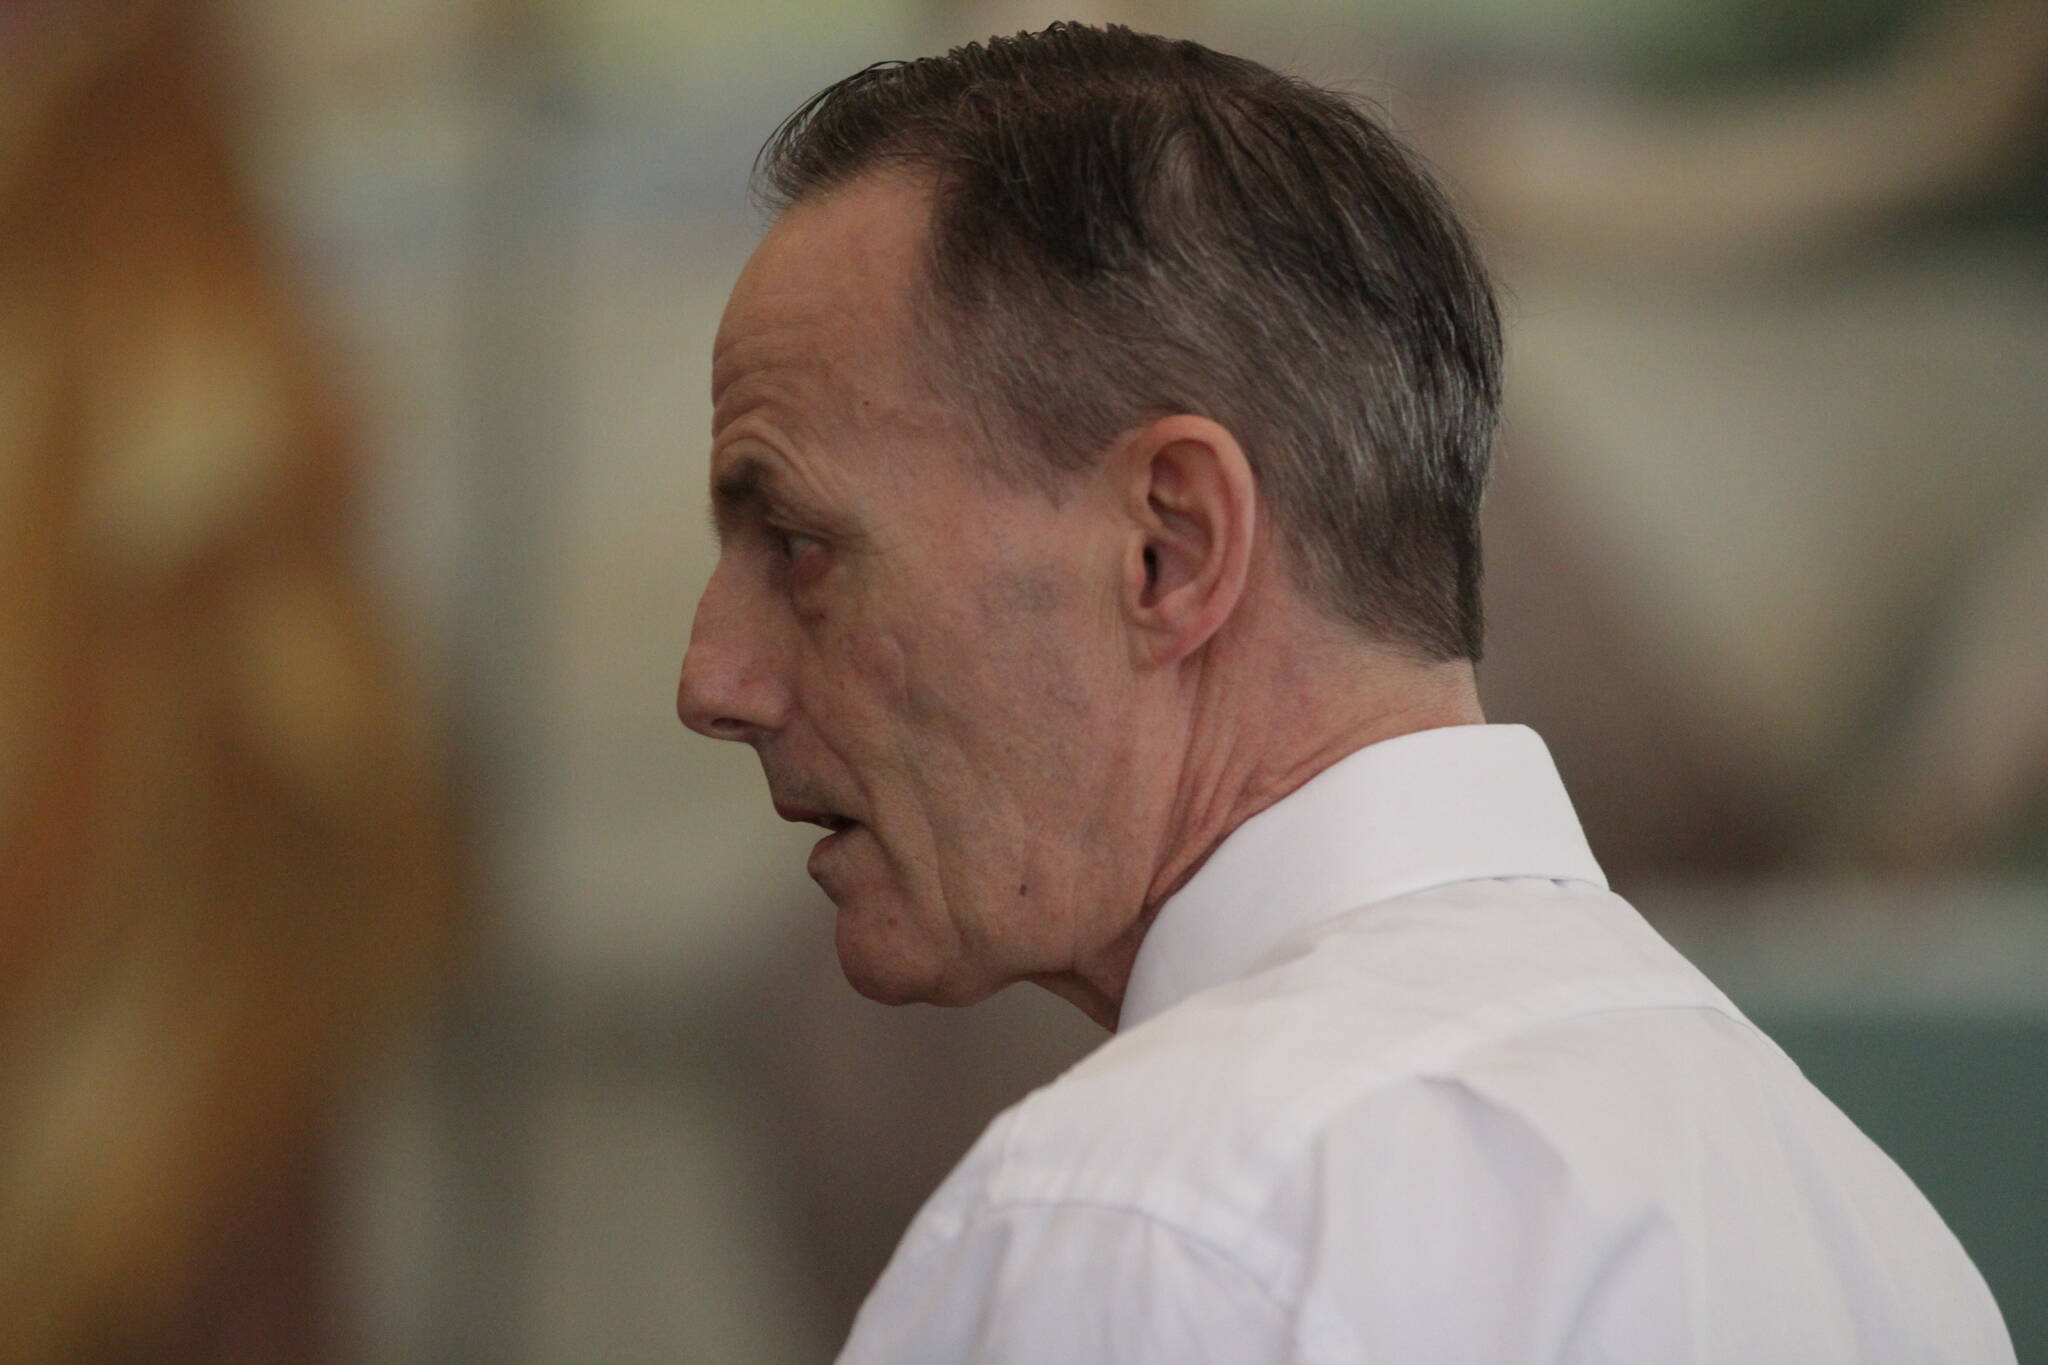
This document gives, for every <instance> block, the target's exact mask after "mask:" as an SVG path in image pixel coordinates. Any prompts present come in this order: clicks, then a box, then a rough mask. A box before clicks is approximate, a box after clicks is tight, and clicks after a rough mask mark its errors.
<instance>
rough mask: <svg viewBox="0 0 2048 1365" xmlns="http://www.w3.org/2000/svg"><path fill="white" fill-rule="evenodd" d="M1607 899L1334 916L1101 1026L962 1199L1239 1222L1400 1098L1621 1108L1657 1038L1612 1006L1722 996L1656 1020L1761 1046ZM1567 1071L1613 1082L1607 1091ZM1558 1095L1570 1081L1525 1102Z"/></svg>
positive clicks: (1537, 1123) (1500, 898)
mask: <svg viewBox="0 0 2048 1365" xmlns="http://www.w3.org/2000/svg"><path fill="white" fill-rule="evenodd" d="M1601 900H1609V901H1611V900H1613V898H1612V897H1610V896H1608V895H1607V893H1605V892H1601V891H1598V890H1596V889H1595V888H1591V887H1584V886H1579V887H1569V888H1563V887H1559V886H1557V885H1556V884H1553V883H1549V882H1541V883H1538V884H1536V885H1534V886H1529V887H1523V886H1519V885H1513V884H1502V883H1487V884H1475V885H1469V886H1460V887H1453V888H1444V889H1443V890H1441V891H1439V892H1431V893H1424V894H1422V895H1418V896H1414V897H1409V898H1405V899H1404V900H1403V901H1402V902H1394V903H1386V904H1382V905H1378V906H1373V907H1369V908H1368V909H1365V910H1362V911H1360V912H1357V913H1355V914H1353V915H1350V916H1345V917H1341V918H1340V919H1339V920H1337V921H1333V922H1332V923H1331V924H1329V925H1326V926H1324V927H1323V928H1322V929H1320V930H1318V931H1317V932H1316V933H1314V934H1312V935H1310V936H1307V937H1305V938H1303V939H1302V940H1300V941H1298V942H1296V943H1293V944H1290V945H1287V946H1286V947H1285V948H1284V949H1283V950H1282V951H1280V952H1278V953H1276V954H1275V956H1274V957H1272V958H1271V959H1269V960H1268V961H1267V962H1266V963H1264V964H1262V965H1261V967H1260V968H1259V969H1258V970H1257V971H1254V972H1253V973H1251V974H1250V975H1249V976H1247V977H1245V978H1242V979H1240V980H1238V981H1235V982H1232V983H1230V984H1228V985H1226V986H1223V987H1219V988H1217V989H1214V990H1210V991H1206V992H1203V993H1201V994H1199V995H1197V996H1195V997H1193V998H1191V999H1189V1000H1187V1001H1184V1002H1182V1003H1181V1004H1179V1005H1177V1006H1175V1007H1174V1008H1172V1009H1169V1010H1167V1011H1165V1012H1164V1013H1162V1014H1161V1015H1159V1016H1158V1017H1156V1018H1154V1019H1151V1020H1148V1021H1146V1022H1145V1023H1144V1024H1142V1025H1141V1026H1139V1027H1137V1028H1134V1029H1132V1030H1131V1031H1129V1032H1128V1033H1124V1034H1121V1035H1119V1036H1117V1037H1115V1038H1113V1039H1111V1040H1110V1041H1109V1042H1107V1043H1105V1044H1104V1045H1103V1046H1102V1047H1101V1048H1099V1049H1098V1050H1097V1051H1096V1052H1095V1053H1094V1054H1093V1055H1091V1056H1090V1057H1089V1058H1088V1059H1086V1060H1085V1061H1083V1062H1082V1063H1081V1064H1080V1065H1078V1066H1076V1067H1074V1068H1073V1069H1072V1070H1070V1071H1069V1072H1068V1073H1067V1074H1066V1075H1065V1076H1063V1077H1061V1078H1060V1079H1059V1080H1057V1081H1055V1082H1054V1083H1053V1084H1051V1085H1049V1086H1047V1087H1045V1088H1043V1089H1041V1090H1039V1091H1037V1092H1036V1093H1034V1094H1033V1095H1031V1096H1029V1097H1028V1098H1027V1099H1026V1100H1024V1101H1023V1102H1022V1103H1021V1104H1019V1105H1017V1106H1016V1107H1014V1108H1013V1109H1012V1110H1010V1111H1009V1112H1008V1113H1006V1114H1005V1115H1003V1117H1002V1118H1001V1119H999V1120H998V1122H997V1123H996V1124H995V1125H994V1126H993V1127H992V1128H991V1129H990V1130H989V1132H988V1133H987V1134H986V1135H985V1136H984V1138H983V1141H982V1143H981V1144H980V1145H979V1146H978V1147H977V1149H976V1152H975V1154H974V1157H973V1158H972V1159H971V1160H970V1162H969V1167H971V1168H972V1169H973V1172H974V1174H973V1177H972V1179H973V1182H974V1186H975V1188H976V1190H977V1191H978V1196H979V1197H980V1198H982V1199H984V1200H987V1201H991V1202H996V1203H1000V1202H1004V1201H1015V1200H1040V1201H1043V1200H1078V1201H1087V1202H1095V1203H1103V1204H1116V1205H1119V1206H1127V1207H1133V1208H1138V1209H1142V1210H1144V1211H1145V1212H1147V1213H1148V1214H1150V1215H1153V1216H1157V1217H1161V1218H1164V1219H1169V1220H1172V1221H1174V1222H1176V1223H1179V1224H1182V1225H1186V1226H1201V1227H1204V1228H1209V1229H1213V1230H1214V1231H1215V1232H1217V1233H1218V1234H1219V1235H1222V1234H1225V1233H1228V1234H1231V1235H1234V1236H1236V1237H1238V1238H1240V1239H1241V1238H1242V1237H1243V1236H1245V1235H1246V1233H1247V1230H1248V1229H1250V1228H1253V1227H1256V1226H1261V1225H1265V1224H1268V1223H1270V1221H1271V1218H1272V1215H1273V1212H1274V1208H1273V1205H1274V1200H1275V1198H1276V1191H1278V1190H1279V1189H1280V1188H1281V1187H1282V1186H1283V1184H1284V1183H1285V1181H1286V1180H1287V1179H1288V1178H1289V1177H1290V1174H1291V1173H1292V1172H1294V1171H1295V1170H1297V1168H1299V1167H1301V1166H1302V1165H1303V1163H1311V1162H1314V1161H1315V1160H1317V1153H1318V1152H1319V1151H1321V1150H1323V1149H1325V1148H1327V1146H1328V1145H1329V1143H1331V1142H1332V1141H1335V1140H1340V1139H1341V1140H1343V1141H1347V1142H1355V1141H1357V1140H1360V1139H1361V1138H1369V1139H1370V1140H1371V1141H1373V1142H1374V1143H1377V1144H1380V1145H1381V1146H1383V1147H1384V1146H1385V1145H1387V1144H1400V1143H1403V1142H1407V1141H1411V1140H1413V1138H1412V1134H1411V1125H1409V1124H1407V1123H1406V1122H1405V1121H1404V1120H1403V1119H1402V1118H1400V1117H1399V1116H1400V1115H1402V1114H1403V1113H1405V1111H1407V1110H1410V1109H1416V1108H1420V1109H1424V1110H1429V1111H1431V1112H1433V1113H1437V1114H1439V1116H1448V1117H1460V1118H1461V1121H1463V1122H1466V1123H1468V1124H1471V1125H1483V1126H1486V1127H1488V1128H1489V1129H1501V1128H1503V1127H1506V1126H1512V1127H1514V1129H1515V1130H1516V1131H1517V1132H1518V1133H1519V1134H1521V1135H1522V1136H1521V1138H1520V1139H1518V1140H1520V1141H1522V1142H1523V1143H1524V1145H1528V1144H1537V1145H1541V1144H1545V1143H1551V1144H1553V1145H1554V1144H1556V1143H1561V1142H1562V1141H1564V1140H1565V1139H1566V1138H1567V1137H1569V1136H1570V1135H1571V1125H1570V1122H1569V1121H1568V1120H1569V1119H1570V1118H1572V1117H1573V1114H1574V1113H1575V1112H1576V1110H1577V1109H1579V1108H1590V1109H1593V1110H1596V1111H1599V1112H1600V1113H1603V1114H1604V1115H1606V1116H1607V1117H1608V1119H1609V1120H1610V1121H1620V1120H1623V1119H1624V1118H1625V1114H1626V1111H1627V1108H1628V1105H1627V1104H1626V1103H1622V1102H1621V1101H1624V1100H1626V1098H1627V1097H1626V1095H1624V1094H1621V1093H1619V1092H1621V1091H1623V1090H1626V1088H1627V1087H1628V1086H1629V1085H1631V1084H1633V1082H1634V1078H1635V1077H1636V1076H1637V1074H1638V1073H1639V1071H1640V1070H1641V1067H1640V1066H1639V1065H1638V1064H1637V1059H1638V1057H1639V1055H1640V1054H1641V1053H1642V1051H1643V1047H1644V1043H1643V1041H1642V1040H1644V1039H1646V1038H1648V1037H1650V1036H1651V1035H1650V1034H1646V1033H1645V1032H1644V1031H1642V1030H1640V1029H1638V1028H1636V1027H1634V1026H1633V1025H1632V1023H1631V1022H1629V1020H1628V1019H1627V1018H1623V1017H1622V1016H1633V1015H1637V1014H1640V1013H1641V1012H1644V1011H1656V1012H1660V1013H1668V1014H1672V1015H1674V1016H1689V1015H1692V1014H1697V1013H1700V1012H1710V1013H1716V1014H1718V1015H1720V1016H1721V1022H1722V1023H1723V1024H1724V1025H1727V1026H1728V1029H1727V1032H1726V1034H1725V1035H1723V1034H1716V1033H1714V1031H1713V1030H1712V1028H1711V1026H1706V1025H1702V1024H1700V1023H1699V1022H1698V1021H1696V1020H1688V1021H1687V1022H1682V1023H1677V1024H1675V1025H1674V1026H1673V1027H1672V1028H1667V1029H1666V1030H1665V1031H1664V1032H1663V1033H1661V1034H1656V1037H1657V1038H1659V1039H1661V1040H1665V1041H1668V1039H1669V1037H1670V1036H1671V1035H1672V1034H1673V1032H1674V1031H1675V1032H1676V1033H1677V1034H1682V1035H1690V1036H1691V1043H1690V1045H1691V1046H1693V1047H1694V1048H1695V1050H1697V1051H1699V1052H1700V1053H1701V1055H1706V1054H1707V1053H1709V1052H1711V1051H1713V1050H1714V1049H1715V1048H1719V1047H1727V1046H1734V1047H1736V1048H1737V1049H1738V1050H1739V1049H1743V1048H1747V1047H1750V1046H1752V1044H1754V1045H1755V1046H1758V1047H1761V1048H1763V1049H1768V1044H1763V1043H1762V1042H1761V1040H1760V1039H1755V1040H1751V1039H1747V1038H1742V1037H1740V1036H1738V1035H1741V1034H1743V1033H1745V1032H1747V1031H1748V1030H1747V1025H1746V1024H1742V1023H1740V1022H1739V1020H1740V1016H1739V1015H1736V1014H1735V1013H1734V1011H1733V1007H1732V1006H1727V1005H1726V1002H1725V1000H1724V999H1723V997H1721V996H1720V994H1719V993H1718V992H1717V991H1715V990H1714V989H1713V987H1712V986H1711V985H1709V984H1708V983H1707V982H1706V981H1705V979H1704V978H1702V977H1700V976H1699V975H1698V973H1697V972H1694V971H1693V970H1692V969H1691V968H1690V967H1689V966H1687V965H1686V964H1685V963H1684V962H1683V960H1682V959H1681V958H1679V957H1678V956H1677V954H1676V953H1673V952H1671V950H1669V949H1668V948H1665V947H1663V945H1662V942H1661V940H1657V939H1656V938H1655V935H1654V934H1650V933H1649V931H1648V930H1647V928H1646V927H1645V928H1644V930H1643V932H1644V934H1646V935H1647V936H1648V937H1647V939H1644V940H1642V941H1631V940H1629V938H1628V936H1627V934H1626V933H1624V934H1622V935H1621V936H1620V937H1618V938H1617V936H1616V935H1614V934H1613V933H1610V932H1608V930H1607V929H1606V928H1605V927H1603V926H1601V925H1600V924H1598V923H1597V922H1589V921H1588V919H1587V916H1588V915H1591V916H1592V917H1593V920H1594V921H1597V920H1598V919H1599V917H1600V916H1601V915H1602V914H1607V913H1609V912H1608V911H1607V910H1605V909H1602V908H1601V907H1600V906H1599V905H1598V904H1597V902H1599V901H1601ZM1614 903H1615V904H1616V905H1618V906H1619V907H1620V910H1621V911H1622V912H1625V913H1626V916H1627V917H1629V918H1632V917H1633V911H1629V910H1628V909H1627V907H1626V905H1625V904H1622V903H1620V902H1618V901H1616V902H1614ZM1622 923H1623V924H1624V925H1625V924H1626V920H1623V921H1622ZM1636 923H1638V924H1639V923H1640V921H1636ZM1574 1019H1580V1020H1591V1021H1595V1022H1592V1023H1591V1024H1590V1025H1589V1026H1588V1027H1586V1028H1583V1029H1581V1030H1580V1031H1579V1032H1578V1034H1577V1035H1575V1036H1574V1037H1573V1039H1572V1043H1571V1046H1570V1047H1569V1048H1568V1049H1566V1050H1564V1051H1558V1050H1555V1049H1552V1048H1549V1047H1548V1046H1547V1044H1546V1043H1545V1041H1544V1040H1545V1036H1546V1035H1547V1033H1548V1032H1549V1031H1550V1030H1551V1029H1552V1028H1553V1027H1554V1026H1555V1025H1558V1024H1560V1023H1562V1022H1564V1021H1568V1020H1574ZM1702 1030H1705V1031H1704V1032H1702ZM1651 1032H1652V1033H1655V1031H1654V1030H1653V1031H1651ZM1662 1045H1663V1044H1662V1042H1659V1043H1657V1044H1655V1046H1662ZM1488 1068H1496V1069H1504V1070H1505V1071H1507V1072H1509V1073H1512V1074H1515V1075H1519V1076H1529V1075H1541V1074H1545V1073H1550V1072H1556V1073H1560V1075H1559V1076H1558V1077H1557V1078H1555V1079H1554V1080H1545V1081H1542V1082H1540V1083H1537V1084H1533V1085H1531V1086H1529V1087H1527V1090H1526V1092H1524V1091H1514V1090H1512V1089H1511V1088H1504V1087H1500V1086H1495V1085H1493V1084H1491V1082H1490V1080H1489V1079H1488V1075H1489V1073H1488ZM1575 1084H1577V1085H1579V1086H1580V1087H1581V1089H1584V1088H1587V1087H1590V1088H1594V1089H1597V1088H1599V1087H1601V1086H1603V1085H1606V1086H1609V1087H1612V1088H1613V1089H1615V1090H1616V1091H1617V1094H1616V1095H1614V1096H1612V1097H1610V1098H1612V1099H1613V1100H1615V1101H1616V1102H1615V1103H1612V1104H1605V1103H1602V1102H1599V1101H1596V1100H1594V1099H1593V1098H1592V1097H1591V1095H1590V1094H1583V1095H1582V1094H1579V1093H1578V1092H1577V1091H1575V1090H1574V1085H1575ZM1553 1094H1555V1095H1564V1096H1572V1097H1573V1098H1571V1099H1569V1100H1566V1101H1560V1102H1559V1103H1557V1104H1555V1105H1549V1104H1547V1103H1545V1102H1535V1103H1525V1102H1524V1101H1525V1100H1527V1099H1529V1098H1530V1097H1534V1099H1535V1100H1537V1101H1544V1099H1545V1097H1547V1096H1550V1095H1553ZM1432 1140H1433V1139H1432ZM1383 1155H1384V1153H1383ZM1422 1155H1425V1156H1426V1155H1427V1154H1426V1153H1424V1154H1422ZM1416 1159H1421V1158H1420V1156H1418V1157H1417V1158H1416ZM1354 1160H1355V1162H1356V1164H1357V1165H1359V1166H1360V1167H1361V1169H1363V1168H1365V1167H1370V1166H1374V1164H1375V1163H1374V1161H1373V1159H1372V1158H1371V1157H1370V1155H1363V1156H1360V1157H1357V1158H1355V1159H1354ZM1412 1164H1413V1161H1411V1160H1410V1159H1409V1158H1407V1157H1405V1156H1404V1157H1403V1158H1402V1159H1401V1162H1400V1165H1401V1166H1404V1167H1405V1166H1412ZM1388 1169H1394V1167H1388Z"/></svg>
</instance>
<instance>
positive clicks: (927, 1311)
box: [839, 1203, 1289, 1365]
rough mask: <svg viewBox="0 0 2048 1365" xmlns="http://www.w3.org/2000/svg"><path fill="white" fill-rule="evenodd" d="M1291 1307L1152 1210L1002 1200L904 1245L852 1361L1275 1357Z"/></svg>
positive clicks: (858, 1330) (865, 1312) (940, 1363)
mask: <svg viewBox="0 0 2048 1365" xmlns="http://www.w3.org/2000/svg"><path fill="white" fill-rule="evenodd" d="M1288 1336H1289V1332H1288V1323H1287V1321H1286V1314H1285V1313H1284V1311H1283V1309H1282V1308H1281V1306H1280V1305H1279V1304H1278V1303H1276V1302H1275V1301H1274V1300H1273V1299H1272V1298H1271V1297H1270V1296H1269V1295H1268V1294H1267V1292H1266V1291H1265V1289H1264V1288H1263V1287H1262V1286H1260V1285H1259V1284H1258V1283H1257V1282H1256V1281H1255V1280H1254V1279H1253V1278H1252V1276H1251V1275H1250V1274H1248V1273H1247V1272H1246V1271H1245V1270H1244V1269H1242V1268H1241V1267H1240V1266H1238V1265H1237V1264H1236V1263H1235V1262H1234V1261H1232V1260H1230V1259H1229V1257H1228V1256H1227V1255H1225V1254H1224V1253H1223V1252H1222V1251H1220V1250H1219V1249H1217V1248H1214V1247H1211V1246H1209V1245H1207V1244H1206V1243H1204V1242H1202V1241H1200V1240H1199V1239H1196V1238H1194V1237H1192V1236H1191V1235H1189V1234H1187V1233H1185V1232H1183V1231H1181V1230H1179V1229H1177V1228H1174V1227H1172V1226H1170V1225H1168V1224H1165V1223H1162V1222H1160V1221H1159V1220H1158V1219H1156V1218H1153V1217H1151V1216H1149V1215H1147V1214H1145V1213H1142V1212H1139V1211H1134V1210H1129V1209H1122V1208H1114V1207H1105V1206H1100V1205H1090V1204H1072V1203H1043V1204H1021V1205H1010V1206H1003V1207H998V1208H994V1209H990V1210H987V1211H984V1212H982V1213H980V1214H978V1215H977V1216H975V1217H974V1218H972V1219H970V1220H968V1221H967V1222H966V1223H965V1224H964V1226H962V1227H961V1229H960V1230H959V1232H958V1234H957V1235H956V1236H953V1237H945V1238H932V1239H930V1240H928V1241H926V1242H925V1243H924V1244H923V1245H922V1246H920V1247H918V1248H916V1249H915V1251H914V1252H912V1254H911V1255H910V1256H908V1257H899V1263H897V1264H892V1265H891V1267H890V1269H889V1272H888V1273H887V1274H886V1275H885V1276H884V1277H883V1280H882V1282H881V1283H880V1284H879V1285H878V1286H877V1288H876V1293H875V1294H874V1295H873V1296H872V1297H871V1298H870V1299H869V1301H868V1302H867V1304H866V1305H865V1306H864V1307H863V1308H862V1309H861V1313H860V1317H859V1319H858V1320H857V1321H856V1322H855V1324H854V1329H853V1334H852V1336H851V1337H850V1338H849V1339H848V1341H847V1344H846V1349H845V1351H844V1352H843V1353H842V1354H841V1355H840V1357H839V1365H965V1363H966V1362H972V1363H973V1365H1047V1363H1048V1362H1055V1361H1057V1362H1060V1365H1111V1362H1114V1365H1201V1363H1202V1362H1210V1361H1213V1362H1217V1365H1226V1363H1227V1365H1263V1363H1264V1362H1277V1361H1280V1360H1284V1359H1287V1358H1288V1357H1287V1354H1286V1342H1287V1340H1288Z"/></svg>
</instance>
